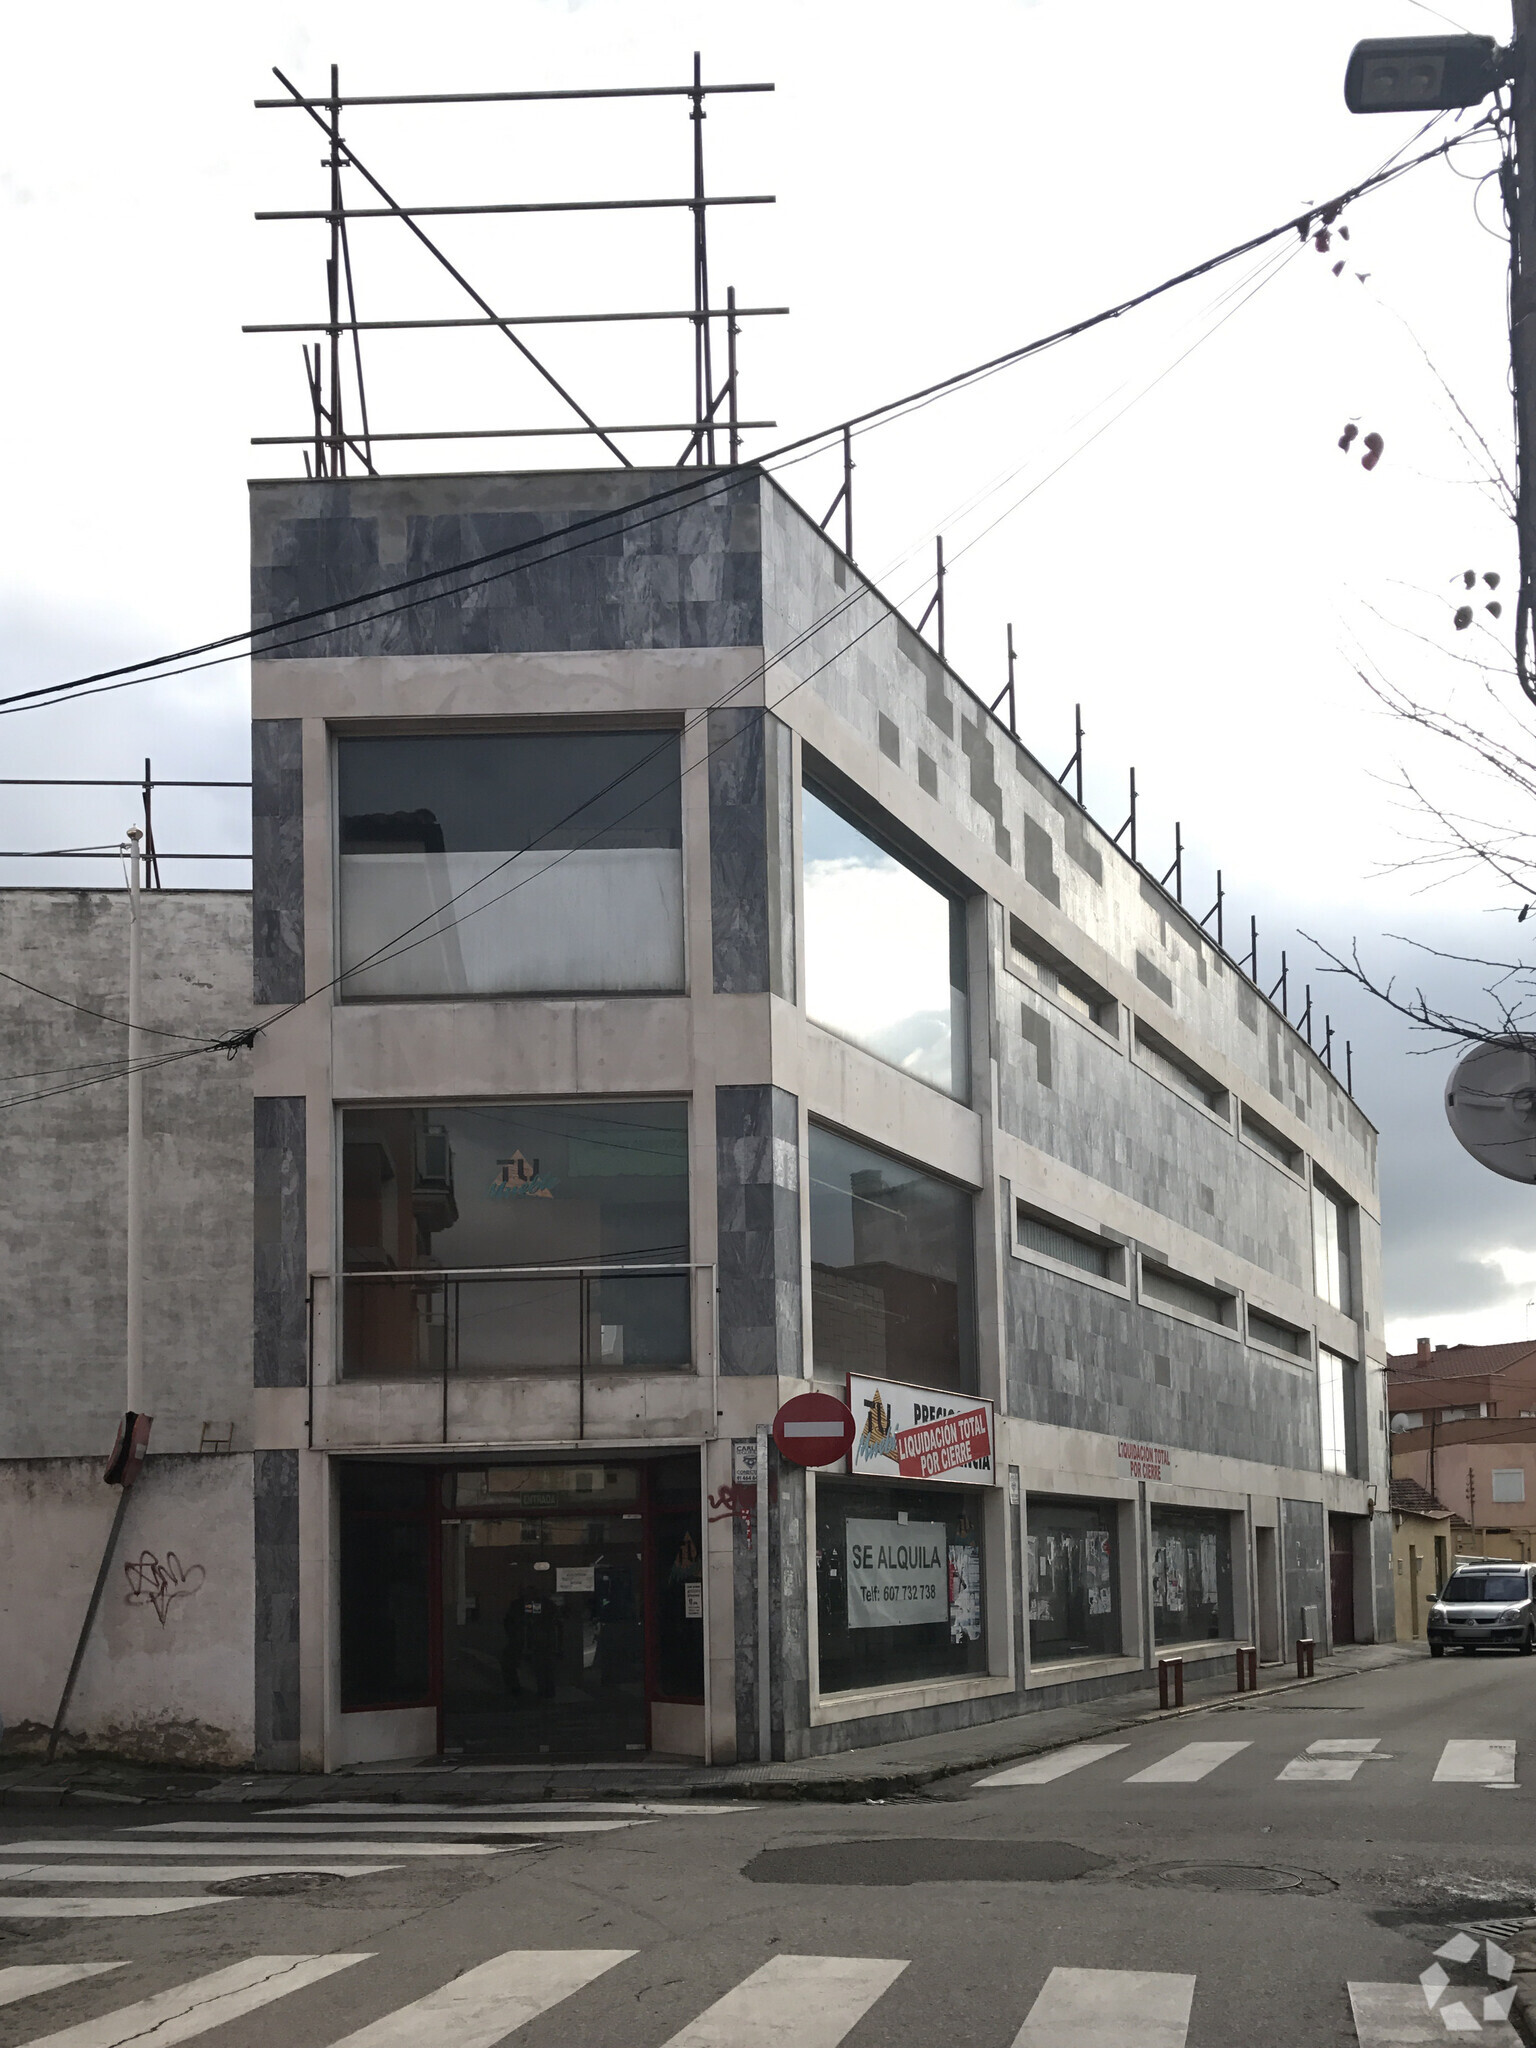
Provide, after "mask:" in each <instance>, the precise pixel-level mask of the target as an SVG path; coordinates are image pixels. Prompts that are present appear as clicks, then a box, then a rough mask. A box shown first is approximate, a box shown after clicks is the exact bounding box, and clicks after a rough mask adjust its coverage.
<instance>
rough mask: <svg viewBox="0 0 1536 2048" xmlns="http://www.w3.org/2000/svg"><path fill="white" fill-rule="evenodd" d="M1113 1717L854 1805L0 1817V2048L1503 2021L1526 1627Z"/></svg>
mask: <svg viewBox="0 0 1536 2048" xmlns="http://www.w3.org/2000/svg"><path fill="white" fill-rule="evenodd" d="M1115 1741H1116V1742H1117V1743H1119V1744H1120V1745H1122V1746H1120V1747H1117V1748H1114V1749H1112V1750H1105V1748H1104V1746H1103V1745H1099V1746H1098V1750H1099V1753H1096V1754H1093V1755H1090V1756H1084V1755H1082V1754H1081V1753H1077V1752H1074V1753H1058V1754H1057V1755H1055V1756H1054V1757H1053V1758H1047V1759H1041V1760H1038V1761H1037V1762H1036V1763H1035V1764H1032V1765H1030V1766H1027V1767H1025V1778H1026V1780H1028V1779H1030V1778H1034V1779H1037V1780H1040V1779H1046V1770H1047V1767H1048V1768H1049V1769H1051V1770H1055V1771H1058V1772H1060V1773H1061V1774H1060V1775H1057V1776H1055V1777H1054V1778H1050V1779H1048V1780H1046V1781H1044V1782H1027V1781H1026V1782H1021V1783H1004V1784H986V1783H980V1784H978V1783H977V1782H976V1781H974V1780H970V1781H964V1780H960V1781H952V1782H949V1783H946V1784H944V1785H942V1786H940V1787H939V1788H937V1789H936V1790H935V1792H934V1793H933V1794H932V1795H931V1796H927V1797H922V1798H914V1799H911V1800H902V1801H897V1802H892V1803H890V1804H887V1805H871V1804H865V1805H860V1806H832V1805H803V1806H785V1805H765V1806H759V1807H747V1806H741V1805H736V1804H731V1805H728V1806H722V1807H718V1808H705V1807H691V1808H687V1809H683V1810H674V1811H670V1812H666V1811H662V1812H651V1811H643V1810H639V1809H638V1808H636V1807H635V1805H634V1804H633V1802H615V1803H614V1805H613V1806H612V1807H611V1808H605V1807H603V1806H600V1805H595V1804H591V1803H587V1802H583V1803H581V1804H580V1805H579V1806H577V1807H573V1809H572V1810H571V1811H569V1812H566V1811H562V1810H561V1809H560V1808H559V1807H558V1806H552V1805H549V1804H543V1805H540V1806H538V1807H537V1808H536V1809H533V1808H530V1809H517V1810H514V1809H503V1810H499V1811H493V1810H491V1809H490V1808H488V1807H476V1808H471V1809H462V1810H461V1809H457V1808H447V1809H444V1808H433V1809H422V1810H413V1809H408V1808H406V1807H403V1806H398V1805H395V1806H391V1805H384V1806H374V1805H368V1806H364V1807H363V1808H362V1809H361V1810H352V1811H347V1812H338V1811H334V1810H326V1809H322V1808H316V1807H306V1808H296V1809H288V1810H286V1811H284V1812H272V1813H266V1814H264V1813H263V1812H262V1811H261V1810H260V1809H254V1810H253V1809H251V1808H249V1807H247V1808H242V1809H239V1810H233V1809H221V1808H212V1807H205V1806H202V1805H198V1806H195V1807H191V1808H189V1807H187V1806H178V1807H176V1808H174V1809H172V1808H164V1809H155V1808H143V1807H134V1808H122V1807H102V1808H97V1809H93V1810H81V1811H77V1812H71V1813H70V1814H69V1817H68V1818H67V1819H63V1818H61V1817H60V1816H58V1815H56V1814H53V1815H50V1817H49V1819H48V1821H46V1822H44V1821H41V1820H39V1821H38V1822H37V1823H32V1822H30V1821H25V1820H15V1819H13V1817H12V1816H11V1815H9V1814H8V1815H7V1822H8V1825H7V1826H6V1827H5V1828H4V1830H3V1831H0V1871H3V1872H4V1875H3V1877H0V2048H7V2044H18V2043H26V2044H32V2043H41V2042H47V2043H49V2044H50V2048H127V2044H129V2043H130V2042H131V2043H133V2044H135V2048H138V2044H140V2043H144V2042H153V2043H154V2044H156V2048H170V2044H172V2043H174V2042H177V2041H183V2040H191V2039H199V2040H206V2041H207V2042H208V2043H209V2048H258V2044H260V2048H267V2044H269V2043H271V2042H273V2041H274V2040H277V2039H280V2040H281V2041H282V2042H283V2043H284V2044H285V2048H333V2044H337V2043H341V2042H346V2043H347V2044H348V2048H416V2044H421V2048H492V2044H494V2043H496V2042H499V2041H502V2040H505V2039H508V2038H509V2037H510V2039H511V2041H512V2043H513V2048H844V2044H846V2048H1013V2044H1015V2043H1016V2044H1017V2048H1098V2044H1100V2043H1103V2044H1106V2048H1107V2044H1110V2043H1114V2044H1117V2048H1119V2044H1125V2048H1181V2044H1186V2043H1187V2048H1238V2044H1242V2048H1268V2044H1275V2048H1281V2044H1283V2048H1303V2044H1304V2048H1329V2044H1333V2043H1338V2044H1340V2048H1343V2044H1353V2043H1357V2042H1358V2043H1362V2044H1364V2048H1399V2044H1407V2043H1410V2042H1413V2043H1423V2042H1427V2041H1434V2040H1443V2039H1445V2038H1447V2037H1448V2035H1449V2034H1450V2033H1452V2032H1454V2031H1458V2030H1459V2031H1463V2032H1468V2033H1472V2034H1475V2037H1476V2038H1478V2039H1480V2040H1482V2041H1484V2042H1486V2043H1489V2044H1502V2043H1508V2042H1510V2041H1512V2040H1514V2039H1515V2038H1516V2037H1515V2036H1514V2035H1513V2034H1511V2033H1510V2032H1509V2031H1508V2030H1507V2028H1506V2027H1505V2026H1504V2025H1503V2023H1502V2022H1501V2021H1500V2020H1499V2018H1498V2016H1497V2008H1488V2007H1485V2005H1484V2003H1483V2001H1484V1999H1485V1998H1488V1997H1494V1996H1496V1995H1497V1994H1498V1992H1499V1990H1500V1988H1501V1986H1502V1985H1503V1984H1504V1982H1505V1981H1506V1979H1505V1977H1504V1976H1501V1975H1500V1971H1501V1969H1502V1968H1503V1963H1502V1959H1501V1957H1500V1955H1499V1953H1498V1952H1499V1950H1500V1949H1503V1948H1505V1947H1506V1946H1507V1948H1508V1949H1509V1951H1510V1952H1511V1953H1513V1952H1515V1951H1516V1950H1517V1949H1518V1948H1519V1947H1520V1945H1521V1936H1520V1935H1519V1934H1518V1933H1517V1932H1516V1931H1515V1928H1514V1925H1513V1923H1514V1922H1516V1921H1518V1920H1520V1919H1522V1918H1526V1917H1533V1916H1536V1827H1533V1812H1536V1763H1533V1762H1532V1755H1533V1746H1536V1661H1533V1660H1530V1659H1515V1658H1509V1659H1504V1658H1494V1657H1491V1656H1487V1655H1484V1656H1482V1657H1480V1658H1477V1659H1475V1660H1474V1659H1468V1658H1460V1657H1452V1658H1447V1659H1445V1660H1444V1661H1442V1662H1439V1663H1431V1662H1430V1661H1429V1659H1428V1658H1427V1657H1425V1658H1424V1659H1422V1660H1421V1661H1418V1662H1415V1663H1411V1664H1398V1665H1396V1666H1393V1667H1390V1668H1388V1669H1385V1670H1382V1671H1379V1672H1375V1673H1370V1674H1367V1675H1363V1676H1361V1677H1359V1678H1355V1679H1344V1680H1339V1681H1337V1682H1335V1683H1332V1684H1329V1685H1325V1686H1318V1687H1316V1688H1306V1689H1303V1690H1299V1691H1296V1692H1293V1693H1288V1694H1280V1695H1277V1696H1274V1697H1272V1698H1269V1699H1267V1700H1265V1699H1261V1700H1260V1701H1258V1702H1256V1703H1254V1704H1252V1705H1248V1706H1245V1707H1238V1706H1236V1705H1234V1706H1232V1707H1230V1708H1227V1709H1223V1710H1220V1711H1214V1712H1205V1713H1199V1714H1192V1715H1188V1716H1183V1717H1176V1718H1169V1719H1168V1720H1165V1721H1162V1722H1159V1723H1156V1724H1154V1725H1150V1726H1144V1727H1142V1728H1139V1729H1137V1730H1136V1731H1134V1732H1127V1733H1123V1734H1122V1735H1120V1736H1119V1737H1117V1738H1115ZM1319 1745H1321V1747H1319ZM1447 1745H1450V1747H1449V1748H1448V1747H1447ZM1507 1745H1514V1747H1513V1748H1510V1747H1508V1746H1507ZM1194 1746H1198V1747H1194ZM1527 1766H1529V1768H1530V1775H1531V1780H1532V1782H1531V1783H1530V1784H1525V1783H1523V1782H1521V1780H1522V1777H1523V1774H1524V1772H1525V1770H1526V1768H1527ZM1069 1767H1070V1768H1069ZM1286 1772H1289V1775H1282V1773H1286ZM1437 1772H1438V1773H1440V1776H1439V1777H1438V1779H1437ZM1448 1772H1459V1773H1461V1776H1460V1777H1459V1778H1455V1777H1448V1776H1447V1775H1446V1774H1447V1773H1448ZM1197 1773H1200V1774H1198V1775H1197ZM1003 1775H1007V1771H1006V1767H1005V1768H1004V1773H1003ZM594 1824H597V1825H594ZM536 1827H539V1828H542V1829H544V1830H545V1832H543V1833H534V1832H532V1830H533V1829H534V1828H536ZM550 1830H554V1831H553V1832H551V1831H550ZM568 1830H569V1831H568ZM471 1851H479V1852H480V1853H470V1852H471ZM330 1872H334V1873H337V1874H334V1875H332V1874H328V1873H330ZM251 1873H255V1874H251ZM262 1873H265V1874H262ZM173 1900H177V1901H179V1900H190V1901H191V1902H192V1903H190V1904H189V1905H185V1906H181V1905H178V1906H176V1907H175V1908H174V1909H173V1910H158V1909H160V1908H162V1907H163V1906H164V1905H165V1904H166V1902H168V1901H173ZM75 1901H79V1902H93V1901H94V1902H96V1905H95V1907H94V1909H93V1908H92V1907H91V1905H90V1904H89V1903H81V1904H74V1903H71V1902H75ZM102 1902H105V1905H106V1908H107V1909H108V1910H107V1911H106V1912H105V1913H104V1914H103V1912H102V1910H101V1908H102ZM82 1914H89V1915H90V1917H62V1916H64V1915H69V1916H78V1915H82ZM40 1916H50V1917H40ZM1490 1923H1491V1926H1492V1939H1493V1940H1494V1944H1495V1946H1494V1951H1493V1952H1492V1954H1491V1955H1490V1952H1489V1951H1488V1949H1487V1947H1486V1946H1485V1945H1483V1944H1485V1943H1486V1940H1487V1939H1488V1938H1489V1926H1490ZM1469 1924H1471V1925H1473V1926H1474V1927H1476V1928H1478V1929H1479V1930H1480V1931H1479V1932H1478V1934H1477V1935H1476V1936H1475V1937H1468V1938H1467V1940H1466V1941H1465V1942H1464V1943H1463V1944H1462V1948H1463V1950H1464V1949H1466V1948H1468V1947H1470V1946H1471V1943H1472V1940H1473V1939H1476V1940H1477V1942H1478V1943H1479V1944H1480V1945H1479V1946H1478V1948H1477V1952H1476V1954H1475V1955H1473V1956H1471V1957H1468V1958H1466V1959H1464V1960H1463V1959H1462V1954H1461V1952H1460V1951H1457V1952H1456V1953H1453V1955H1452V1956H1451V1957H1449V1958H1448V1959H1447V1960H1446V1961H1445V1962H1444V1963H1443V1964H1442V1965H1441V1966H1440V1967H1442V1968H1443V1969H1444V1971H1445V1973H1446V1976H1447V1978H1448V1979H1449V1980H1450V1981H1449V1983H1448V1985H1447V1987H1446V1989H1445V1990H1444V1991H1443V1992H1441V1993H1440V1994H1439V1996H1438V1998H1437V2001H1436V2005H1435V2008H1434V2009H1431V2008H1430V2006H1429V2005H1428V2003H1427V2002H1426V1999H1425V1996H1424V1994H1423V1992H1422V1991H1421V1990H1420V1989H1419V1988H1418V1983H1417V1980H1418V1978H1419V1976H1420V1973H1421V1972H1422V1971H1424V1970H1425V1969H1426V1968H1428V1967H1430V1966H1431V1965H1432V1964H1433V1962H1434V1955H1435V1950H1436V1949H1437V1948H1439V1947H1441V1946H1442V1945H1443V1944H1444V1943H1445V1942H1446V1940H1447V1938H1448V1937H1453V1936H1454V1935H1455V1932H1456V1930H1457V1929H1458V1928H1460V1927H1465V1926H1467V1925H1469ZM1525 1939H1526V1940H1529V1937H1528V1936H1527V1937H1525ZM1352 1985H1353V1986H1354V1987H1355V1991H1354V1994H1353V1996H1352V1994H1351V1991H1350V1988H1349V1987H1350V1986H1352ZM1373 1986H1374V1987H1402V1988H1399V1989H1391V1988H1388V1989H1386V1990H1382V1989H1375V1990H1371V1989H1368V1988H1367V1987H1373ZM1448 2008H1459V2009H1460V2012H1461V2013H1462V2014H1464V2015H1465V2016H1466V2018H1467V2019H1468V2020H1471V2021H1476V2022H1477V2025H1476V2027H1475V2028H1473V2027H1461V2028H1460V2029H1458V2028H1456V2027H1454V2026H1453V2027H1447V2025H1446V2023H1445V2020H1444V2018H1443V2017H1442V2015H1443V2013H1444V2012H1445V2011H1446V2010H1447V2009H1448ZM1485 2014H1487V2018H1486V2020H1485V2019H1484V2015H1485ZM1456 2017H1457V2015H1456V2013H1455V2012H1454V2011H1453V2012H1452V2018H1453V2020H1454V2019H1455V2018H1456Z"/></svg>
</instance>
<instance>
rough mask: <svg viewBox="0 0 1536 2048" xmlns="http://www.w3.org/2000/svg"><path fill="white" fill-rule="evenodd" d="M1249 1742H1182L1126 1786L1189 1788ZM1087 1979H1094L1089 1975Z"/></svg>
mask: <svg viewBox="0 0 1536 2048" xmlns="http://www.w3.org/2000/svg"><path fill="white" fill-rule="evenodd" d="M1252 1747H1253V1745H1252V1743H1250V1742H1186V1743H1185V1745H1184V1747H1183V1748H1182V1749H1176V1750H1175V1751H1174V1752H1173V1755H1172V1756H1165V1757H1164V1758H1163V1760H1162V1762H1161V1763H1156V1764H1150V1765H1149V1766H1148V1767H1147V1769H1146V1770H1144V1771H1138V1772H1137V1773H1136V1775H1135V1776H1134V1777H1132V1778H1127V1779H1126V1781H1125V1782H1126V1784H1127V1785H1193V1784H1195V1783H1196V1782H1197V1781H1198V1780H1199V1779H1201V1778H1208V1777H1209V1776H1210V1775H1211V1772H1212V1771H1214V1770H1216V1769H1217V1768H1218V1766H1220V1765H1221V1764H1224V1763H1226V1762H1227V1760H1228V1758H1229V1757H1234V1756H1236V1755H1237V1753H1238V1751H1239V1750H1240V1749H1251V1748H1252ZM1088 1974H1089V1975H1090V1976H1092V1975H1094V1974H1095V1973H1094V1972H1093V1971H1089V1973H1088Z"/></svg>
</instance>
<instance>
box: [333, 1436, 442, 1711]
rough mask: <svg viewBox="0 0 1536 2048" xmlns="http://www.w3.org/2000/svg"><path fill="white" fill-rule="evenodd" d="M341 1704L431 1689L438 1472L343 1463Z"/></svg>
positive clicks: (398, 1699)
mask: <svg viewBox="0 0 1536 2048" xmlns="http://www.w3.org/2000/svg"><path fill="white" fill-rule="evenodd" d="M337 1480H338V1485H339V1488H340V1493H341V1558H340V1568H341V1704H342V1706H343V1708H356V1707H409V1706H420V1705H422V1704H424V1703H425V1702H426V1701H427V1700H428V1699H429V1698H430V1696H431V1689H432V1658H431V1623H432V1593H431V1585H432V1541H433V1535H434V1522H433V1513H432V1505H433V1504H432V1496H431V1486H432V1480H433V1474H432V1473H430V1472H428V1471H426V1470H425V1469H423V1468H422V1467H420V1466H410V1465H403V1466H402V1465H363V1464H340V1465H338V1467H337Z"/></svg>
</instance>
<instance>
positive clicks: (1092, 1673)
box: [1024, 1657, 1142, 1692]
mask: <svg viewBox="0 0 1536 2048" xmlns="http://www.w3.org/2000/svg"><path fill="white" fill-rule="evenodd" d="M1141 1668H1142V1663H1141V1659H1140V1657H1063V1658H1061V1659H1060V1661H1059V1662H1058V1661H1057V1660H1056V1659H1054V1658H1053V1659H1051V1660H1050V1661H1048V1662H1047V1663H1044V1664H1031V1666H1030V1667H1029V1676H1028V1677H1027V1678H1026V1679H1025V1681H1024V1690H1025V1691H1026V1692H1040V1691H1042V1690H1043V1689H1044V1688H1045V1687H1047V1686H1051V1685H1075V1684H1077V1682H1078V1681H1079V1680H1080V1679H1084V1678H1118V1677H1120V1676H1122V1675H1123V1674H1124V1673H1125V1672H1127V1671H1140V1670H1141Z"/></svg>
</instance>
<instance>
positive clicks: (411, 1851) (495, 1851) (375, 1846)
mask: <svg viewBox="0 0 1536 2048" xmlns="http://www.w3.org/2000/svg"><path fill="white" fill-rule="evenodd" d="M213 1846H214V1845H213V1844H212V1843H211V1842H136V1841H131V1840H125V1839H124V1838H123V1836H122V1835H112V1836H109V1837H108V1838H107V1839H106V1840H104V1841H89V1842H78V1841H72V1840H71V1839H69V1838H68V1837H67V1836H64V1835H51V1836H49V1837H48V1839H47V1840H45V1841H40V1842H0V1856H206V1855H207V1854H208V1852H209V1850H210V1849H211V1848H212V1847H213ZM512 1846H514V1847H515V1845H512ZM218 1848H219V1851H220V1853H222V1854H223V1855H225V1856H377V1855H378V1853H379V1851H380V1850H381V1849H383V1850H386V1851H387V1852H388V1853H389V1854H390V1855H391V1856H507V1855H510V1854H511V1853H512V1848H511V1847H509V1848H506V1849H502V1848H498V1847H496V1846H495V1845H494V1844H492V1843H486V1842H396V1841H393V1840H389V1841H386V1840H385V1839H384V1836H383V1833H382V1831H381V1832H380V1833H379V1834H378V1835H376V1836H375V1837H374V1839H373V1840H372V1841H371V1842H357V1841H352V1842H337V1841H333V1840H331V1839H330V1838H329V1837H328V1836H325V1835H320V1834H317V1835H316V1836H315V1837H314V1839H313V1840H312V1841H307V1842H306V1841H305V1840H304V1839H303V1837H302V1836H300V1837H299V1839H298V1840H297V1841H296V1840H295V1839H294V1838H293V1836H292V1835H284V1836H282V1837H281V1838H279V1837H277V1836H273V1835H264V1836H263V1837H262V1838H261V1840H260V1841H259V1842H252V1843H251V1845H250V1847H249V1848H245V1847H243V1846H242V1845H241V1844H239V1843H238V1842H220V1843H219V1844H218Z"/></svg>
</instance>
